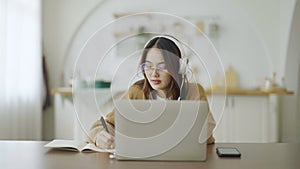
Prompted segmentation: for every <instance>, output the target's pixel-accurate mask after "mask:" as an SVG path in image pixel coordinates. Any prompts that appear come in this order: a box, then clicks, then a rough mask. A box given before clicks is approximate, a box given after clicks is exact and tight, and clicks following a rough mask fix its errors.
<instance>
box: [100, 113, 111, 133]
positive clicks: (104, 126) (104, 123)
mask: <svg viewBox="0 0 300 169" xmlns="http://www.w3.org/2000/svg"><path fill="white" fill-rule="evenodd" d="M100 121H101V123H102V126H103V128H104V129H105V131H106V132H107V133H109V131H108V128H107V125H106V122H105V120H104V118H103V116H101V118H100Z"/></svg>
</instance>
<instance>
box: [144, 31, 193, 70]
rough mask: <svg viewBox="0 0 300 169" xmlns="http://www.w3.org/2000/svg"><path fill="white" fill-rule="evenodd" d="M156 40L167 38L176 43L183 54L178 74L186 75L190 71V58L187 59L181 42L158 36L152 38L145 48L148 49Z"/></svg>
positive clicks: (171, 37) (168, 37)
mask: <svg viewBox="0 0 300 169" xmlns="http://www.w3.org/2000/svg"><path fill="white" fill-rule="evenodd" d="M155 38H166V39H169V40H171V41H172V42H174V43H175V45H176V46H177V47H178V49H179V52H180V54H181V58H180V59H179V70H178V73H179V74H182V75H184V74H186V73H187V70H188V62H189V60H188V58H187V57H185V54H184V51H183V48H182V45H181V42H180V41H179V40H178V39H176V38H174V37H173V36H170V35H158V36H154V37H152V38H151V39H150V40H149V41H148V42H147V43H146V44H145V46H144V48H146V46H147V45H148V44H149V43H150V42H151V41H152V40H153V39H155Z"/></svg>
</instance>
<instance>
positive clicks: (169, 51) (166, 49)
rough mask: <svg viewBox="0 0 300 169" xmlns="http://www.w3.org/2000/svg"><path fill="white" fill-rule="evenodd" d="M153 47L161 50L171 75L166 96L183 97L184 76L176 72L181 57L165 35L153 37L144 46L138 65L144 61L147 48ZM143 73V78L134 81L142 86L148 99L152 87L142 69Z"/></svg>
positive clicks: (184, 87)
mask: <svg viewBox="0 0 300 169" xmlns="http://www.w3.org/2000/svg"><path fill="white" fill-rule="evenodd" d="M153 47H155V48H157V49H159V50H160V51H161V53H162V55H163V57H164V61H165V65H166V68H167V70H168V72H169V73H170V75H171V82H170V84H169V86H168V88H169V90H168V91H167V97H170V98H171V99H173V100H176V99H178V98H179V97H180V98H181V99H185V95H186V84H185V83H183V85H182V81H183V80H185V78H184V77H183V76H182V74H179V73H178V72H179V67H180V62H179V60H180V58H181V57H182V56H181V51H180V49H179V47H178V46H177V45H176V44H175V43H174V42H173V41H172V40H170V39H168V38H166V37H156V38H153V39H151V40H150V41H149V42H148V43H147V44H146V46H145V47H144V50H143V52H142V56H141V60H140V66H141V65H142V64H144V63H145V61H146V57H147V54H148V52H149V50H150V49H151V48H153ZM143 74H144V77H145V78H144V79H143V80H140V81H138V82H136V83H135V84H136V85H138V86H140V87H141V88H142V90H143V91H144V94H145V97H146V99H149V97H150V95H152V93H153V90H154V89H153V88H152V87H151V85H150V84H149V81H148V80H147V78H146V75H145V72H144V70H143ZM152 97H153V95H152Z"/></svg>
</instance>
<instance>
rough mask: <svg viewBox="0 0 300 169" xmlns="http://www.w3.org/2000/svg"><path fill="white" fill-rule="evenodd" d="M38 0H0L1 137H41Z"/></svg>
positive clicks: (39, 14)
mask: <svg viewBox="0 0 300 169" xmlns="http://www.w3.org/2000/svg"><path fill="white" fill-rule="evenodd" d="M41 53H42V52H41V0H29V1H28V0H0V139H14V140H23V139H25V140H41V126H42V125H41V120H42V118H41V116H42V102H43V101H42V97H41V94H42V91H43V90H42V89H43V88H42V86H43V83H42V54H41Z"/></svg>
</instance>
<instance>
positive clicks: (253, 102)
mask: <svg viewBox="0 0 300 169" xmlns="http://www.w3.org/2000/svg"><path fill="white" fill-rule="evenodd" d="M269 100H270V99H269V96H233V95H230V96H228V97H227V99H226V104H225V108H224V112H223V115H222V118H221V119H220V120H219V121H217V127H216V129H215V131H214V136H215V138H216V142H276V141H278V140H277V133H278V129H277V126H278V125H277V114H278V113H277V111H276V109H272V107H271V106H270V101H269ZM271 105H274V104H271ZM220 113H221V112H217V113H216V112H213V114H214V115H215V114H220Z"/></svg>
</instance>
